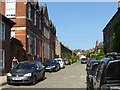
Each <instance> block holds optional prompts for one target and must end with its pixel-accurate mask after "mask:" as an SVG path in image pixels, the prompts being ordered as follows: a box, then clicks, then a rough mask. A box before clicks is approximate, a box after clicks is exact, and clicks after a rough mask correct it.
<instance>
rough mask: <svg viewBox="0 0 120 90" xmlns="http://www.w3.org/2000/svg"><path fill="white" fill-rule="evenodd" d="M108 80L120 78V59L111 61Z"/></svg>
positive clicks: (107, 73) (107, 74)
mask: <svg viewBox="0 0 120 90" xmlns="http://www.w3.org/2000/svg"><path fill="white" fill-rule="evenodd" d="M106 79H107V80H120V61H117V62H113V63H110V64H109V65H108V69H107V71H106Z"/></svg>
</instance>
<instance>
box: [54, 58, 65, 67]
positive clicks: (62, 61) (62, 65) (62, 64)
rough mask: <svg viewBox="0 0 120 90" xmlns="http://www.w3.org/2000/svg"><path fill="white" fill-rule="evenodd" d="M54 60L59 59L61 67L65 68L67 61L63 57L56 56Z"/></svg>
mask: <svg viewBox="0 0 120 90" xmlns="http://www.w3.org/2000/svg"><path fill="white" fill-rule="evenodd" d="M54 60H57V61H58V62H59V64H60V68H65V63H64V60H63V59H62V58H55V59H54Z"/></svg>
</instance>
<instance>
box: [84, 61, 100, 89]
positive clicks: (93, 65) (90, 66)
mask: <svg viewBox="0 0 120 90" xmlns="http://www.w3.org/2000/svg"><path fill="white" fill-rule="evenodd" d="M99 63H100V60H90V61H89V63H88V65H87V66H88V67H87V69H86V71H87V77H86V81H87V89H89V90H93V76H94V75H95V71H96V68H97V66H98V64H99Z"/></svg>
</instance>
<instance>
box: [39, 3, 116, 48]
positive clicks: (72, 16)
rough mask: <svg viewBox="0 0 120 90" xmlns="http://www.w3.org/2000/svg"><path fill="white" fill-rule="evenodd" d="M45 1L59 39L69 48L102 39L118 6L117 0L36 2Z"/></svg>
mask: <svg viewBox="0 0 120 90" xmlns="http://www.w3.org/2000/svg"><path fill="white" fill-rule="evenodd" d="M44 4H47V9H48V15H49V19H50V20H52V22H53V24H54V25H55V27H56V32H57V33H56V35H57V36H58V39H59V41H60V42H62V43H64V44H65V45H67V46H68V47H69V48H70V49H72V50H74V49H82V50H83V49H84V50H88V49H90V48H94V47H95V43H96V40H98V41H99V42H102V41H103V32H102V30H103V29H104V28H105V26H106V25H107V23H108V22H109V21H110V19H111V18H112V17H113V16H114V14H115V13H116V12H117V8H118V3H117V2H39V5H44Z"/></svg>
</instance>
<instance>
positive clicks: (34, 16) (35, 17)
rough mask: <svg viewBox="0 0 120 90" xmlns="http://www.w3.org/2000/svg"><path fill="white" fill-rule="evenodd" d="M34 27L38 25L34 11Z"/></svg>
mask: <svg viewBox="0 0 120 90" xmlns="http://www.w3.org/2000/svg"><path fill="white" fill-rule="evenodd" d="M34 25H36V11H34Z"/></svg>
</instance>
